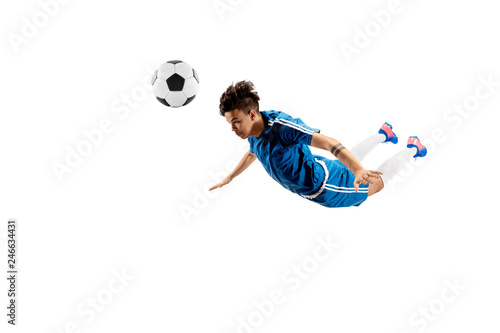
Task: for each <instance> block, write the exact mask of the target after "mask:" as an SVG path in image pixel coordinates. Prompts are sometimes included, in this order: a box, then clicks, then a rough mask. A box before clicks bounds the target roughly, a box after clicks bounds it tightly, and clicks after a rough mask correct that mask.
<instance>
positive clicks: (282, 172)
mask: <svg viewBox="0 0 500 333" xmlns="http://www.w3.org/2000/svg"><path fill="white" fill-rule="evenodd" d="M261 114H262V117H263V119H264V124H265V125H266V127H265V128H264V130H263V131H262V133H261V134H260V135H259V136H258V137H253V136H250V137H248V142H250V152H251V153H252V154H255V155H256V156H257V158H258V159H259V161H260V162H261V163H262V165H263V166H264V169H266V171H267V173H268V174H269V175H270V176H271V177H272V178H273V179H274V180H276V181H277V182H278V183H280V184H281V185H282V186H283V187H284V188H286V189H288V190H290V191H292V192H294V193H297V194H298V195H300V196H302V197H304V198H307V199H309V200H312V201H314V202H316V203H319V204H320V205H323V206H326V207H349V206H359V205H360V204H361V203H362V202H363V201H365V200H366V198H367V197H368V185H363V184H360V186H359V191H358V192H355V189H354V179H355V177H354V174H353V173H352V172H351V171H350V170H349V169H348V168H347V167H346V166H345V165H344V164H342V163H341V162H340V161H338V160H335V161H332V160H330V159H328V158H325V157H323V156H320V155H314V154H312V153H311V150H310V149H309V145H310V144H311V138H312V135H313V133H314V132H318V133H319V131H320V130H319V129H316V128H311V127H309V126H307V125H306V124H305V123H304V122H303V121H302V120H301V119H300V118H292V117H290V116H289V115H288V114H286V113H284V112H281V111H274V110H270V111H261Z"/></svg>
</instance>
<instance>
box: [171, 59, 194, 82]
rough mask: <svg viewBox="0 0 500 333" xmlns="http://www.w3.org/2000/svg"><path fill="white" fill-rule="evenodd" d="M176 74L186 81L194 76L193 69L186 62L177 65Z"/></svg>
mask: <svg viewBox="0 0 500 333" xmlns="http://www.w3.org/2000/svg"><path fill="white" fill-rule="evenodd" d="M175 72H176V73H177V74H179V75H180V76H182V77H183V78H185V79H187V78H190V77H192V76H193V68H192V67H191V66H189V65H188V64H186V63H185V62H180V63H178V64H175Z"/></svg>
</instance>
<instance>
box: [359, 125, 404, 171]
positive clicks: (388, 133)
mask: <svg viewBox="0 0 500 333" xmlns="http://www.w3.org/2000/svg"><path fill="white" fill-rule="evenodd" d="M383 142H384V143H385V142H392V143H397V142H398V137H397V136H396V134H394V133H393V132H392V126H391V125H389V124H388V123H385V124H383V125H382V127H381V128H380V129H379V131H378V133H377V134H375V135H372V136H370V137H369V138H367V139H365V140H363V141H362V142H360V143H358V144H357V145H356V146H354V147H353V148H352V149H350V152H351V153H352V154H353V155H354V157H356V159H357V160H358V161H360V162H361V161H363V160H364V159H365V157H366V155H368V153H369V152H370V151H372V149H373V148H375V146H376V145H378V144H379V143H383Z"/></svg>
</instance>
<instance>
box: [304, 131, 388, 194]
mask: <svg viewBox="0 0 500 333" xmlns="http://www.w3.org/2000/svg"><path fill="white" fill-rule="evenodd" d="M311 146H312V147H316V148H320V149H324V150H327V151H329V152H331V153H332V154H333V155H335V157H336V158H338V159H339V161H340V162H342V163H344V165H345V166H346V167H348V168H349V170H351V171H352V173H353V174H354V176H355V177H356V179H355V180H354V188H355V189H356V192H357V191H358V189H359V184H365V185H367V184H368V183H373V180H374V179H376V178H378V176H377V175H381V174H382V173H381V172H378V171H370V170H365V168H364V167H363V166H362V165H361V163H360V162H359V161H358V160H357V159H356V157H354V155H353V154H352V153H351V152H350V151H348V150H347V149H346V148H345V147H344V146H343V145H342V144H341V143H340V142H339V141H337V140H335V139H333V138H330V137H328V136H326V135H323V134H321V133H317V132H314V133H313V136H312V139H311Z"/></svg>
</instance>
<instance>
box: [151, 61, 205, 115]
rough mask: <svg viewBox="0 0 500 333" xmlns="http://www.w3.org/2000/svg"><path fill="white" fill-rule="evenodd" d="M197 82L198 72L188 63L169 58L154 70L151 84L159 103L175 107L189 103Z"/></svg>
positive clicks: (195, 90)
mask: <svg viewBox="0 0 500 333" xmlns="http://www.w3.org/2000/svg"><path fill="white" fill-rule="evenodd" d="M199 82H200V79H199V78H198V74H197V73H196V71H195V70H194V68H192V67H191V66H189V64H188V63H185V62H183V61H180V60H170V61H167V62H166V63H164V64H163V65H161V66H160V67H159V68H158V69H157V70H156V71H155V72H154V74H153V79H152V81H151V84H152V85H153V91H154V93H155V95H156V98H157V99H158V100H159V101H160V103H162V104H164V105H166V106H171V107H174V108H177V107H180V106H184V105H187V104H189V103H191V101H192V100H193V99H194V98H195V97H196V93H197V92H198V85H199Z"/></svg>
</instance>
